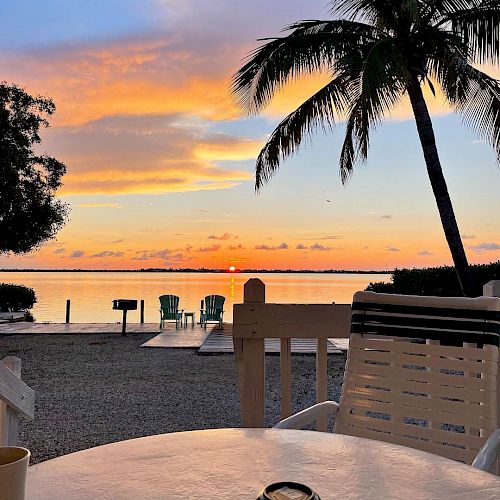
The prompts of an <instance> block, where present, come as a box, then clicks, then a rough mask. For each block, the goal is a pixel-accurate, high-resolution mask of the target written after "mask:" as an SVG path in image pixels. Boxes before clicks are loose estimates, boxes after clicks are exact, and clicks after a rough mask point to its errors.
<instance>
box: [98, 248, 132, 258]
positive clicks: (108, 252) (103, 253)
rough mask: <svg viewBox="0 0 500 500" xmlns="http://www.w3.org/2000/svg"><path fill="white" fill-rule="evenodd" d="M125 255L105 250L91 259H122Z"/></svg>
mask: <svg viewBox="0 0 500 500" xmlns="http://www.w3.org/2000/svg"><path fill="white" fill-rule="evenodd" d="M123 255H124V253H123V252H114V251H112V250H103V251H102V252H99V253H94V254H92V255H91V256H90V257H92V258H100V257H122V256H123Z"/></svg>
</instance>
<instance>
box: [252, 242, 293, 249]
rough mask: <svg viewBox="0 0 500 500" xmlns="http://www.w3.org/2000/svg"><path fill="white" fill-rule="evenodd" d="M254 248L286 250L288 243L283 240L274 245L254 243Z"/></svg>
mask: <svg viewBox="0 0 500 500" xmlns="http://www.w3.org/2000/svg"><path fill="white" fill-rule="evenodd" d="M254 248H255V250H287V249H288V245H287V244H286V243H285V242H283V243H281V245H278V246H275V245H255V247H254Z"/></svg>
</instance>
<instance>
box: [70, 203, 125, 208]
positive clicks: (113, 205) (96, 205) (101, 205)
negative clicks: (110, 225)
mask: <svg viewBox="0 0 500 500" xmlns="http://www.w3.org/2000/svg"><path fill="white" fill-rule="evenodd" d="M75 208H123V207H122V206H121V205H120V204H119V203H79V204H78V205H75Z"/></svg>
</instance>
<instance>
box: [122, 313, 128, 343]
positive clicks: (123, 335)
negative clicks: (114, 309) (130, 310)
mask: <svg viewBox="0 0 500 500" xmlns="http://www.w3.org/2000/svg"><path fill="white" fill-rule="evenodd" d="M125 335H127V309H124V310H123V322H122V337H125Z"/></svg>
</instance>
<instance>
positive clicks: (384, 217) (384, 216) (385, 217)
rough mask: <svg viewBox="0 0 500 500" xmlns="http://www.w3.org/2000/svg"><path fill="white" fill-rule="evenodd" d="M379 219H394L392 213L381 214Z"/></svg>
mask: <svg viewBox="0 0 500 500" xmlns="http://www.w3.org/2000/svg"><path fill="white" fill-rule="evenodd" d="M379 219H392V215H389V214H386V215H381V216H380V217H379Z"/></svg>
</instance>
